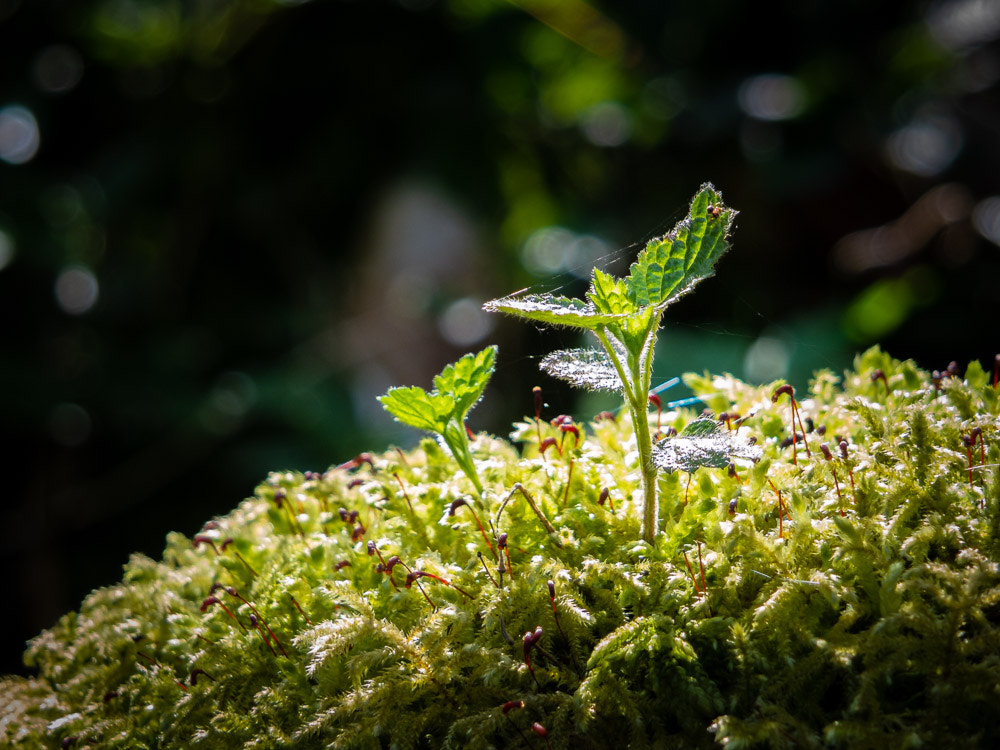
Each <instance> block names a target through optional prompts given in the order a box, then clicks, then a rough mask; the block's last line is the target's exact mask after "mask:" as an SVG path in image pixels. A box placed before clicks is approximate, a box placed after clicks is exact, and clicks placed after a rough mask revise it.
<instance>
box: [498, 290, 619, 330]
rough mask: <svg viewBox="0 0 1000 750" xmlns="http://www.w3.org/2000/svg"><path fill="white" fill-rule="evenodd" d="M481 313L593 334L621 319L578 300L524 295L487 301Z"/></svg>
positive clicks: (541, 295)
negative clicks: (587, 331)
mask: <svg viewBox="0 0 1000 750" xmlns="http://www.w3.org/2000/svg"><path fill="white" fill-rule="evenodd" d="M483 309H484V310H486V311H487V312H502V313H507V314H508V315H514V316H516V317H519V318H525V319H527V320H535V321H538V322H539V323H548V324H549V325H559V326H571V327H573V328H585V329H587V330H593V329H595V328H597V327H598V326H600V325H607V324H608V323H611V322H613V321H615V320H617V319H620V318H621V317H622V316H621V315H614V314H608V313H602V312H599V311H598V310H597V308H595V307H594V305H593V304H590V303H588V302H584V301H583V300H582V299H571V298H569V297H555V296H553V295H551V294H527V295H525V296H523V297H501V298H500V299H495V300H490V301H489V302H487V303H486V304H485V305H483Z"/></svg>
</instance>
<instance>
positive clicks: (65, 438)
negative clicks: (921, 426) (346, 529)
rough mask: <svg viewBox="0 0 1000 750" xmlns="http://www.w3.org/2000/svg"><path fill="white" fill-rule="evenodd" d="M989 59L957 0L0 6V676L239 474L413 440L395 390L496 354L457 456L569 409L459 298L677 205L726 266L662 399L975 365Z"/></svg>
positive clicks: (989, 134)
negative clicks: (538, 395)
mask: <svg viewBox="0 0 1000 750" xmlns="http://www.w3.org/2000/svg"><path fill="white" fill-rule="evenodd" d="M977 14H978V15H977ZM998 30H1000V22H998V21H997V19H996V14H995V12H993V11H992V10H991V9H990V4H984V3H974V2H968V1H963V0H950V1H949V0H941V1H939V2H934V3H915V4H905V5H904V6H901V5H900V4H897V3H891V2H860V0H857V1H854V0H852V1H849V2H843V3H837V4H830V3H821V2H818V1H816V0H806V1H804V2H803V1H800V2H788V3H781V4H778V5H771V6H767V7H760V6H759V5H754V4H748V3H739V2H735V0H714V1H713V2H706V3H649V2H645V3H643V2H629V3H608V2H605V3H591V2H584V0H573V1H572V2H548V1H546V0H516V1H515V0H511V1H510V2H501V1H500V0H447V1H446V0H436V1H435V0H396V1H395V2H390V1H389V0H381V1H379V0H372V1H370V2H362V3H359V2H346V1H345V2H337V1H335V0H330V1H327V2H323V1H321V0H313V2H296V1H295V0H285V1H283V2H278V1H277V0H229V1H227V0H211V1H210V0H189V1H187V2H181V1H180V0H89V1H85V2H79V3H75V4H72V6H71V7H67V5H66V4H65V3H61V2H57V1H56V0H31V2H27V0H0V61H2V64H0V316H2V319H3V322H4V336H3V338H2V339H0V362H2V363H3V364H2V366H0V399H2V411H3V414H4V426H5V429H4V446H3V455H4V457H5V463H4V468H5V469H6V472H7V476H8V477H11V478H12V479H11V480H10V482H11V488H10V489H9V490H8V492H7V493H6V496H5V501H4V504H3V508H2V514H3V515H2V518H0V522H2V524H3V528H4V529H5V534H4V535H3V536H2V547H0V552H2V562H3V564H4V565H5V566H6V567H7V568H8V569H12V570H15V571H17V575H16V576H15V581H14V586H13V590H12V591H11V593H10V597H11V599H10V600H9V602H8V606H9V608H10V610H11V611H15V612H17V613H18V616H17V618H16V619H14V620H13V621H11V620H10V619H8V620H7V621H6V622H5V627H7V628H10V630H11V632H10V633H9V634H7V635H8V637H6V638H5V640H4V642H5V643H8V644H9V647H8V648H5V649H4V652H3V663H2V664H0V669H2V671H13V670H16V669H17V668H18V664H17V660H18V658H19V656H18V655H19V653H20V651H21V643H22V642H23V640H24V638H26V637H28V636H30V635H32V634H33V633H35V632H37V631H38V630H39V629H40V628H41V627H43V626H47V625H50V624H51V623H52V622H54V621H55V618H56V617H57V616H58V615H59V614H60V613H61V612H63V611H65V610H67V609H69V608H70V607H71V606H73V605H74V604H75V603H76V602H77V601H79V600H80V598H81V597H82V595H83V594H84V593H85V592H86V591H88V590H90V589H91V588H92V587H93V586H95V585H98V584H101V583H107V582H111V581H114V580H117V579H118V577H119V566H120V564H121V563H122V562H123V561H124V560H125V559H126V555H127V553H128V552H129V551H132V550H139V551H145V552H147V553H150V554H153V553H156V552H158V550H159V549H161V547H162V539H163V535H164V534H165V533H166V531H167V530H170V529H179V530H181V531H185V530H193V529H195V528H196V527H197V525H198V524H200V523H201V522H202V521H203V520H204V518H206V517H207V516H209V515H211V514H212V513H215V512H221V511H223V510H227V509H229V508H230V507H231V506H232V503H233V499H234V497H239V496H241V495H244V494H247V493H249V492H250V490H251V488H252V487H253V486H254V485H255V483H256V482H257V481H258V480H259V478H260V477H261V476H262V475H263V473H264V472H266V471H267V470H272V469H274V470H277V469H284V468H289V469H321V468H324V467H326V466H327V465H329V464H330V463H333V462H337V461H341V460H344V459H346V458H349V457H350V456H352V455H354V454H356V453H357V452H359V451H361V450H364V449H369V448H379V447H382V446H383V445H384V444H385V443H386V442H387V441H388V440H390V439H399V440H404V441H405V440H406V439H408V438H406V437H403V436H399V437H397V435H399V433H396V432H393V429H394V428H393V425H392V424H391V421H390V420H389V419H388V418H387V417H384V416H383V415H381V414H380V409H379V408H378V405H377V403H375V401H374V396H375V395H376V394H378V393H381V392H384V390H385V389H386V388H387V387H388V386H390V385H398V384H403V383H427V382H429V378H430V375H431V374H432V373H434V372H437V371H438V370H439V369H440V367H441V365H442V364H443V363H444V362H448V361H452V360H453V359H455V358H456V356H458V355H460V354H462V353H464V352H465V351H469V350H471V349H473V348H481V346H482V345H484V343H487V342H492V341H499V342H500V343H501V344H502V346H501V350H502V352H503V356H502V357H501V359H500V361H499V365H498V370H497V375H496V378H495V380H494V385H493V386H492V387H491V393H488V394H487V397H486V399H485V401H484V402H483V405H482V406H481V407H480V409H478V410H477V412H476V419H478V420H480V422H479V424H477V425H475V426H476V427H477V428H479V427H486V428H488V429H491V430H493V431H494V432H498V433H503V432H505V431H506V429H507V425H509V423H510V421H511V419H513V418H516V417H517V416H519V415H520V414H522V413H524V412H526V411H528V410H529V409H530V388H531V386H532V385H534V384H536V383H541V384H542V385H543V386H544V387H545V389H546V391H545V392H546V399H547V400H548V401H549V402H550V403H551V404H552V406H553V408H555V409H556V410H561V411H569V410H570V409H572V408H573V402H572V401H571V400H570V399H571V397H570V396H569V395H568V394H567V393H565V391H563V390H562V389H560V388H558V387H556V386H555V385H554V384H553V383H552V382H551V381H547V380H546V381H543V379H542V376H540V375H539V374H538V373H537V370H536V369H535V367H536V362H537V360H536V359H535V356H536V355H537V354H538V353H539V352H542V351H548V350H551V349H552V348H555V347H557V346H561V345H573V344H575V343H576V342H575V341H573V340H571V337H569V338H568V339H566V340H552V338H551V337H548V336H546V337H543V336H542V335H541V334H540V333H538V332H536V331H534V330H532V329H528V330H526V331H522V330H521V329H520V327H518V326H516V325H510V324H502V325H501V327H500V328H497V329H496V330H495V331H491V330H490V328H489V325H488V324H485V323H482V322H481V321H479V319H478V318H476V317H475V316H474V315H471V314H469V312H468V311H469V310H470V309H478V306H477V305H475V304H472V305H470V304H467V303H468V302H469V301H470V300H471V301H472V302H477V301H482V300H483V299H488V298H490V297H494V296H497V295H498V294H501V293H503V292H506V291H509V290H511V289H515V288H518V287H522V286H535V287H537V288H539V289H544V290H551V289H552V288H554V287H557V286H562V285H566V286H567V287H568V289H567V290H566V291H567V293H570V294H574V293H578V292H580V291H581V289H580V288H578V287H579V285H580V283H581V282H579V280H578V276H579V275H583V276H586V275H587V273H588V272H589V269H590V266H591V264H592V262H593V261H595V260H597V259H600V262H601V264H602V265H605V266H606V267H607V269H608V270H612V271H615V272H617V273H619V274H620V273H621V272H622V271H623V270H624V265H625V264H627V263H628V262H630V261H631V260H632V259H633V258H634V255H635V253H636V252H637V251H638V249H639V247H641V246H642V245H643V244H644V243H645V241H646V240H648V239H649V238H650V237H652V236H655V235H657V234H659V233H662V232H663V231H666V230H667V229H668V228H669V227H670V226H671V225H672V224H673V223H674V221H675V220H676V219H677V218H679V216H678V215H677V214H676V213H672V212H673V211H674V209H673V208H671V207H676V206H682V205H684V204H685V201H686V199H687V197H688V196H689V195H690V194H691V192H692V190H693V189H694V188H695V187H696V186H697V185H698V184H700V183H701V182H703V181H705V180H712V181H713V182H714V183H715V184H716V185H718V186H719V188H720V189H721V190H723V191H724V193H725V195H726V197H727V200H728V201H730V202H731V203H732V204H733V205H736V206H738V207H739V208H740V210H741V212H742V213H741V215H740V217H739V218H738V220H737V221H738V230H739V232H738V237H739V252H738V253H734V254H733V257H732V259H731V260H730V261H729V263H727V265H726V266H725V268H723V269H721V270H720V274H719V277H718V278H717V279H716V281H715V282H714V283H713V290H712V292H711V293H706V294H703V295H698V296H697V297H693V298H691V299H690V300H685V301H684V302H683V304H681V305H678V306H677V310H676V313H675V317H674V321H673V323H672V324H671V327H670V328H669V329H667V330H666V331H664V333H663V338H664V339H665V341H664V346H665V347H669V350H670V353H671V360H670V363H669V367H670V370H661V368H657V370H656V377H659V378H662V379H666V378H668V377H670V376H672V375H676V374H679V373H680V372H682V371H684V370H689V369H690V370H696V371H701V370H704V369H712V370H716V371H718V370H730V371H733V372H735V374H737V375H740V376H743V377H747V378H748V379H750V380H756V381H758V382H760V381H765V380H771V379H774V378H777V377H783V376H784V377H788V378H789V379H790V380H792V381H793V382H797V383H800V384H801V383H804V382H805V377H806V375H807V374H808V373H809V372H810V371H811V370H812V369H814V368H816V367H821V366H829V367H833V368H835V369H836V368H840V367H842V366H845V365H846V364H847V362H848V361H849V360H848V357H849V354H850V352H852V351H853V350H854V349H856V348H861V347H863V346H865V345H867V344H869V343H871V342H872V341H874V340H875V339H881V340H882V342H883V343H884V345H885V346H886V348H888V349H890V350H891V351H893V352H894V353H896V354H897V355H898V356H902V357H914V358H916V359H917V361H918V362H919V363H920V364H921V365H923V366H924V367H927V368H935V367H937V368H942V369H943V367H944V366H945V365H946V364H947V362H948V361H949V360H952V359H957V360H960V361H966V360H969V359H975V358H979V359H984V360H985V359H987V358H992V356H993V354H994V350H995V349H996V346H995V344H993V343H991V342H989V341H984V335H983V334H984V331H983V330H982V326H981V325H977V324H976V318H975V316H976V315H979V316H982V315H984V314H986V313H987V311H988V310H990V309H992V304H993V300H994V298H995V296H994V290H993V286H994V284H995V280H996V279H997V278H1000V275H998V272H1000V268H998V265H1000V264H998V258H997V253H996V250H997V248H996V246H995V244H996V243H997V242H1000V202H998V201H996V200H995V199H991V196H992V195H993V194H996V193H998V192H1000V186H998V185H997V182H996V175H997V174H1000V163H998V162H1000V153H998V150H997V148H996V146H995V133H996V130H997V127H998V126H1000V120H998V118H1000V116H998V112H1000V108H998V107H997V106H996V103H997V102H996V93H997V80H998V78H1000V55H998V45H997V34H998ZM935 191H937V192H935ZM635 227H641V228H645V231H644V232H643V233H642V234H641V235H640V236H636V235H635V233H634V232H635ZM581 408H586V407H581Z"/></svg>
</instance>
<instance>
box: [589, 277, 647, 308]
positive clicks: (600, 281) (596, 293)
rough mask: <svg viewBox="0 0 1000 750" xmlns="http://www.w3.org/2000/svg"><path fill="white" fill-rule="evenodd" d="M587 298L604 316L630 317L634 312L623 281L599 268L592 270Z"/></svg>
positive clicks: (632, 303)
mask: <svg viewBox="0 0 1000 750" xmlns="http://www.w3.org/2000/svg"><path fill="white" fill-rule="evenodd" d="M587 297H588V298H589V299H590V301H591V302H592V303H593V305H594V307H595V308H596V309H597V311H598V312H600V313H604V314H606V315H631V314H632V313H634V312H636V306H635V303H634V302H633V301H632V300H631V299H629V296H628V285H627V284H626V283H625V280H624V279H616V278H615V277H614V276H612V275H611V274H609V273H604V271H602V270H601V269H599V268H595V269H594V274H593V276H592V278H591V281H590V291H588V292H587Z"/></svg>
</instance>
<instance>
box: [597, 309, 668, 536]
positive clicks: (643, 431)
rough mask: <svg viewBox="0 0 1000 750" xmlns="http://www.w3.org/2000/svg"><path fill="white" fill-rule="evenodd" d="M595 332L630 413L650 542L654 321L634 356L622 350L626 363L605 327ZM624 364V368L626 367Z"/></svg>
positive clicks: (654, 511)
mask: <svg viewBox="0 0 1000 750" xmlns="http://www.w3.org/2000/svg"><path fill="white" fill-rule="evenodd" d="M595 333H596V334H597V338H598V340H599V341H600V342H601V345H602V346H603V347H604V349H605V351H606V352H607V353H608V356H609V357H610V359H611V362H612V364H613V365H614V367H615V369H616V370H617V372H618V377H619V379H620V380H621V382H622V390H623V392H624V395H625V403H626V404H627V405H628V410H629V414H630V415H631V416H632V429H633V430H634V431H635V443H636V448H637V450H638V451H639V477H640V484H641V486H642V523H641V534H642V538H643V540H645V541H647V542H649V543H650V544H653V543H654V542H655V540H656V534H657V532H658V531H659V529H658V528H657V527H658V523H657V521H658V518H659V515H660V514H659V505H658V503H657V497H656V465H655V464H654V463H653V441H652V438H651V437H650V434H649V383H650V379H651V378H652V373H653V345H654V344H655V341H656V324H655V322H652V323H651V325H649V327H648V329H647V331H646V336H645V339H644V341H643V344H642V347H641V348H640V350H639V354H638V356H634V355H633V354H626V363H623V362H622V361H621V357H620V356H619V353H618V351H617V350H616V349H615V347H614V346H612V344H611V341H610V340H609V339H608V332H607V329H605V328H598V329H597V330H596V331H595ZM626 365H627V368H628V369H627V371H626Z"/></svg>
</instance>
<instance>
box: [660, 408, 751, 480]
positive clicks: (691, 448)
mask: <svg viewBox="0 0 1000 750" xmlns="http://www.w3.org/2000/svg"><path fill="white" fill-rule="evenodd" d="M763 455H764V451H763V450H762V449H761V448H760V446H757V445H751V444H750V442H749V441H748V440H747V439H746V438H742V437H740V436H739V435H738V434H737V433H736V432H732V431H730V430H723V429H722V427H721V425H719V423H718V422H716V421H715V420H714V419H696V420H695V421H693V422H691V423H690V424H688V426H687V427H685V428H684V429H683V430H681V432H680V434H678V435H677V436H676V437H672V438H666V439H664V440H661V441H660V442H658V443H656V445H654V446H653V463H654V464H655V465H656V466H658V467H659V468H661V469H663V470H664V471H666V472H667V473H672V472H675V471H686V472H689V473H690V472H693V471H694V470H695V469H697V468H698V467H700V466H708V467H711V468H714V469H723V468H725V467H726V466H728V465H729V463H730V462H731V461H732V460H733V459H737V458H738V459H744V460H748V461H759V460H760V459H761V458H762V457H763Z"/></svg>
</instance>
